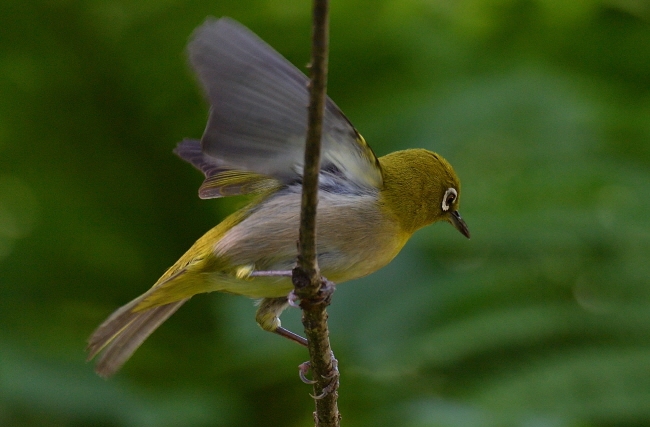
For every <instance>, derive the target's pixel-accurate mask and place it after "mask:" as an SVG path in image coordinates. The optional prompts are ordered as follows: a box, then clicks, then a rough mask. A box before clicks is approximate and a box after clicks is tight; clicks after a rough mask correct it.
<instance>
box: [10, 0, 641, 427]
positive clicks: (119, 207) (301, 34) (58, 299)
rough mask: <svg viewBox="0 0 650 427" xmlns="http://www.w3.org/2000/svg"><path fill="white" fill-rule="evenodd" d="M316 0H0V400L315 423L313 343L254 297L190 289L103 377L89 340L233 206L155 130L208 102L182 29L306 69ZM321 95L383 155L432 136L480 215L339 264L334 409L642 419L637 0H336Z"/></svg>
mask: <svg viewBox="0 0 650 427" xmlns="http://www.w3.org/2000/svg"><path fill="white" fill-rule="evenodd" d="M310 7H311V6H310V4H309V2H308V1H304V2H297V1H295V0H291V1H289V0H286V1H281V0H266V1H263V0H255V1H253V0H247V1H243V0H236V1H235V0H229V1H225V0H219V1H203V0H200V1H194V2H186V1H178V0H165V1H160V0H137V1H136V0H59V1H57V0H41V1H24V0H3V1H2V2H1V3H0V425H2V426H12V427H13V426H21V427H22V426H26V427H30V426H106V427H118V426H119V427H122V426H124V427H144V426H162V427H164V426H181V427H182V426H287V427H288V426H305V425H310V424H311V422H312V421H311V420H312V415H311V412H312V408H313V403H312V401H311V399H310V398H309V396H308V394H307V393H309V392H310V391H311V389H310V387H308V386H306V385H304V384H302V383H301V382H300V381H299V379H298V375H297V365H298V364H299V363H301V362H303V361H304V360H306V358H307V355H306V352H305V351H304V350H303V349H301V348H299V347H298V346H296V345H294V344H291V343H289V342H285V340H282V339H280V338H278V337H276V336H272V335H271V334H268V333H265V332H263V331H261V330H260V329H259V328H258V327H257V325H256V324H255V322H254V312H255V307H254V306H253V303H252V302H251V301H250V300H248V299H246V298H242V297H235V296H230V295H217V294H213V295H201V296H198V297H195V298H194V299H193V300H192V301H190V303H188V304H186V305H185V306H183V308H182V309H181V310H180V311H179V312H178V313H177V314H175V315H174V316H173V317H172V318H171V319H170V321H168V322H167V323H166V324H165V325H163V326H162V327H161V328H160V329H159V330H158V331H157V332H156V333H155V334H154V335H153V336H152V337H151V338H150V339H149V340H148V341H147V342H146V343H145V344H144V345H143V346H142V347H141V348H140V350H138V351H137V352H136V354H135V356H134V357H133V358H132V359H131V360H130V361H129V362H128V363H127V364H126V366H125V367H124V369H123V370H122V371H121V372H120V373H119V374H118V375H116V376H115V377H114V378H111V379H110V380H108V381H106V380H103V379H101V378H99V377H97V376H96V375H95V374H94V373H93V366H92V364H90V363H85V362H84V358H85V355H84V346H85V340H86V338H87V336H88V335H89V334H90V333H91V332H92V330H93V329H94V328H95V327H96V326H97V325H98V324H99V323H100V322H101V321H103V320H104V318H105V317H106V316H107V315H108V314H110V313H111V312H112V311H113V310H114V309H116V308H117V307H118V306H120V305H122V304H124V303H126V302H127V301H129V300H131V299H132V298H134V297H135V296H137V295H139V294H140V293H142V292H143V291H145V290H146V289H147V288H148V287H149V286H150V285H151V284H153V283H154V281H155V280H156V279H157V278H158V277H159V275H160V274H162V272H163V271H164V270H165V269H166V268H167V267H168V266H169V265H171V264H172V263H173V262H174V261H175V260H176V259H177V258H178V257H179V256H180V255H181V254H182V253H183V252H184V251H185V250H186V249H187V248H188V247H189V246H190V245H191V244H192V243H193V241H194V240H195V239H197V238H198V237H199V236H201V234H202V233H203V232H205V231H207V230H208V229H209V228H210V227H212V226H213V225H215V224H216V223H217V222H219V221H220V220H221V219H222V218H223V217H224V216H225V215H227V214H228V213H229V212H231V211H233V210H234V209H236V208H237V207H238V206H241V205H242V203H244V201H243V200H241V199H235V200H229V199H223V200H211V201H201V200H199V199H198V197H197V189H198V186H199V184H200V182H201V181H202V178H201V176H200V174H199V173H198V172H197V171H195V170H194V169H193V168H192V167H191V166H189V165H188V164H186V163H184V162H182V161H180V160H179V159H177V158H176V157H175V156H174V155H173V154H172V153H171V150H172V148H173V147H174V146H175V144H176V142H178V141H179V140H181V139H182V138H183V137H187V136H192V137H199V136H200V135H201V133H202V131H203V128H204V125H205V119H206V117H207V105H206V102H205V100H204V98H203V96H202V94H201V93H200V91H199V89H198V85H197V84H196V80H195V78H194V76H193V75H192V73H191V72H190V70H189V68H188V66H187V62H186V59H185V54H184V46H185V43H186V41H187V39H188V36H189V35H190V33H191V32H192V30H193V29H194V28H195V27H196V26H198V25H199V24H200V23H201V22H202V21H203V20H204V19H205V17H206V16H208V15H213V16H222V15H228V16H231V17H233V18H235V19H237V20H239V21H241V22H242V23H244V24H245V25H247V26H248V27H250V28H251V29H252V30H253V31H255V32H256V33H258V34H259V35H260V36H261V37H262V38H264V39H265V40H267V41H268V42H269V43H270V44H271V45H273V46H274V47H275V48H276V49H278V50H279V51H280V52H281V53H282V54H284V55H285V56H286V57H288V58H289V59H290V60H291V61H292V62H293V63H295V64H296V65H298V66H300V67H301V68H302V69H304V65H305V64H306V63H307V62H308V59H309V33H310ZM329 94H330V96H331V97H332V98H333V99H334V100H335V101H336V102H337V104H338V105H339V106H340V107H341V108H342V109H343V111H345V112H346V114H347V115H348V117H349V118H350V120H351V121H352V122H353V123H354V124H355V125H356V127H357V128H358V129H359V130H360V132H361V133H362V134H363V135H364V136H365V137H366V139H367V140H368V141H369V143H370V144H371V145H372V146H373V148H374V149H375V151H376V152H377V154H378V155H383V154H386V153H388V152H391V151H393V150H397V149H403V148H408V147H425V148H428V149H431V150H434V151H437V152H439V153H441V154H443V155H444V156H445V157H446V158H447V159H449V160H450V162H451V163H452V164H453V165H454V166H455V168H456V171H457V172H458V174H459V176H460V177H461V179H462V182H463V191H462V207H461V212H462V214H463V216H464V218H465V219H466V220H467V222H468V224H469V226H470V229H471V231H472V236H473V237H472V239H471V240H469V241H468V240H466V239H464V238H463V237H462V236H461V235H460V234H458V233H457V232H456V231H455V230H453V229H452V227H450V226H448V225H446V224H438V225H434V226H432V227H428V228H426V229H423V230H421V231H420V232H418V233H417V234H416V235H415V236H414V238H413V239H412V240H411V241H410V242H409V244H408V245H407V246H406V248H405V249H404V250H403V252H402V253H401V254H400V255H399V256H398V258H397V259H396V260H395V261H394V262H393V263H392V264H391V265H390V266H388V267H386V268H384V269H383V270H381V271H380V272H378V273H376V274H374V275H372V276H370V277H367V278H365V279H362V280H358V281H356V282H355V283H350V284H345V285H342V286H340V287H339V288H338V290H337V292H336V294H335V297H334V302H333V304H332V306H331V308H330V328H331V334H332V343H333V346H334V349H335V352H336V355H337V357H338V359H339V361H340V370H341V374H342V380H341V389H340V409H341V411H342V414H343V421H344V425H346V426H403V427H425V426H432V427H486V426H487V427H501V426H504V427H508V426H521V427H610V426H611V427H613V426H626V427H628V426H629V427H640V426H648V425H650V286H649V284H650V283H649V279H648V278H649V277H650V222H649V216H650V215H649V214H650V206H649V205H650V4H649V3H648V2H647V1H645V0H574V1H557V0H454V1H450V0H383V1H379V0H356V1H333V3H332V6H331V58H330V87H329ZM283 320H284V322H285V324H288V325H289V326H290V327H291V328H292V329H294V330H298V331H300V327H301V325H300V323H299V312H298V311H297V310H295V309H291V310H289V311H288V312H287V313H285V315H284V316H283Z"/></svg>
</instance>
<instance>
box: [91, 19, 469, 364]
mask: <svg viewBox="0 0 650 427" xmlns="http://www.w3.org/2000/svg"><path fill="white" fill-rule="evenodd" d="M188 53H189V59H190V63H191V65H192V67H193V68H194V70H195V71H196V73H197V74H198V77H199V80H200V82H201V83H202V85H203V87H204V89H205V91H206V92H207V97H208V99H209V101H210V105H211V108H210V114H209V119H208V123H207V127H206V129H205V132H204V134H203V137H202V138H201V140H200V141H198V140H193V139H186V140H184V141H182V142H181V143H180V144H179V145H178V147H177V148H176V150H175V152H176V154H178V155H179V156H180V157H181V158H183V159H184V160H187V161H188V162H190V163H191V164H192V165H194V166H196V167H197V168H198V169H200V170H201V171H202V172H203V173H204V174H205V181H204V182H203V184H202V185H201V187H200V190H199V196H200V197H201V198H204V199H209V198H217V197H223V196H230V195H236V194H251V195H253V200H252V202H251V203H250V204H248V205H247V206H246V207H244V208H242V209H240V210H238V211H237V212H235V213H233V214H231V215H230V216H228V217H227V218H226V219H225V220H224V221H223V222H221V223H220V224H219V225H217V226H216V227H214V228H213V229H211V230H210V231H208V232H207V233H206V234H205V235H204V236H203V237H201V238H200V239H199V240H198V241H197V242H196V243H195V244H194V245H193V246H192V247H191V248H190V249H189V250H188V251H187V252H186V253H185V254H184V255H183V256H182V257H181V258H180V259H179V260H178V261H177V262H176V263H175V264H174V265H173V266H171V267H170V268H169V269H168V270H167V271H166V272H165V273H164V274H163V275H162V277H161V278H160V279H159V280H158V281H157V282H156V284H155V285H153V287H152V288H151V289H149V290H148V291H147V292H145V293H144V294H142V295H141V296H139V297H137V298H136V299H134V300H133V301H131V302H130V303H128V304H126V305H125V306H123V307H122V308H120V309H118V310H117V311H116V312H114V313H113V314H112V315H111V316H110V317H109V318H108V319H107V320H106V321H105V322H104V323H102V324H101V325H100V326H99V327H98V328H97V330H95V332H94V333H93V334H92V336H91V337H90V339H89V343H88V352H89V359H91V358H93V357H95V356H96V355H97V354H98V353H100V352H102V354H101V356H100V358H99V361H98V362H97V367H96V371H97V372H98V373H99V374H100V375H102V376H109V375H112V374H113V373H115V372H116V371H117V370H118V369H119V368H120V367H121V366H122V364H123V363H124V362H125V361H126V360H127V359H128V358H129V357H130V356H131V355H132V354H133V352H134V351H135V350H136V349H137V348H138V346H140V344H142V342H143V341H144V340H145V339H146V338H147V337H148V336H149V335H150V334H151V333H152V332H153V331H154V330H155V329H156V328H157V327H158V326H159V325H160V324H161V323H162V322H164V321H165V320H166V319H167V318H168V317H169V316H171V315H172V314H173V313H174V312H175V311H176V310H178V308H179V307H180V306H181V305H183V303H185V302H186V301H187V300H188V299H189V298H191V297H192V296H193V295H196V294H199V293H204V292H213V291H221V292H228V293H232V294H238V295H244V296H247V297H250V298H258V299H262V300H261V303H260V305H259V308H258V310H257V315H256V320H257V323H258V324H259V325H260V326H261V327H262V328H263V329H264V330H267V331H271V332H276V333H279V334H280V335H284V336H287V337H289V338H292V334H291V333H290V332H289V331H286V330H285V329H283V328H281V327H280V319H279V316H280V313H281V312H282V311H283V310H284V309H285V308H286V307H287V305H288V300H287V296H288V295H289V293H290V292H291V291H292V289H293V286H292V283H291V279H290V278H289V277H278V276H256V275H255V272H263V271H281V270H291V269H292V268H293V267H294V265H295V262H296V255H297V250H296V242H297V239H298V227H299V218H300V201H301V191H302V184H301V180H302V162H303V158H304V145H305V135H306V128H307V109H306V107H307V104H308V89H307V83H308V80H307V78H306V77H305V76H304V75H303V74H302V73H301V72H300V71H299V70H298V69H297V68H296V67H294V66H293V65H292V64H291V63H290V62H289V61H287V60H286V59H285V58H283V57H282V56H281V55H280V54H279V53H277V52H276V51H275V50H273V49H272V48H271V47H270V46H269V45H267V44H266V43H264V42H263V41H262V40H261V39H259V38H258V37H257V36H256V35H255V34H253V33H252V32H250V31H249V30H248V29H246V28H245V27H243V26H242V25H241V24H239V23H237V22H235V21H233V20H231V19H228V18H222V19H219V20H214V19H209V20H208V21H206V22H205V23H204V24H203V25H202V26H201V27H199V28H198V29H197V30H196V31H195V32H194V34H193V35H192V37H191V41H190V43H189V45H188ZM459 197H460V181H459V180H458V177H457V176H456V174H455V172H454V170H453V169H452V167H451V165H450V164H449V163H448V162H447V161H446V160H445V159H443V158H442V157H441V156H440V155H438V154H435V153H432V152H430V151H427V150H424V149H411V150H404V151H398V152H394V153H391V154H388V155H386V156H383V157H380V158H377V157H375V155H374V153H373V152H372V150H371V149H370V147H369V146H368V145H367V144H366V142H365V140H364V139H363V137H361V135H360V134H359V133H358V132H357V131H356V129H355V128H354V127H353V126H352V124H351V123H350V122H349V120H348V119H347V118H346V117H345V116H344V115H343V113H342V112H341V111H340V110H339V108H338V107H337V106H336V105H335V104H334V102H332V100H330V99H329V98H327V100H326V103H325V113H324V118H323V136H322V153H321V169H320V175H319V199H318V210H317V218H316V221H317V226H316V227H317V235H316V239H317V252H318V265H319V266H320V269H321V273H322V274H323V275H324V276H325V277H326V278H328V279H329V280H331V281H333V282H335V283H341V282H345V281H347V280H352V279H356V278H359V277H362V276H365V275H367V274H370V273H372V272H374V271H376V270H378V269H379V268H381V267H383V266H385V265H386V264H388V263H389V262H390V261H391V260H392V259H393V258H394V257H395V255H397V253H398V252H399V251H400V250H401V249H402V247H403V246H404V244H405V243H406V241H407V240H408V239H409V238H410V237H411V235H412V234H413V232H415V231H416V230H417V229H419V228H421V227H424V226H425V225H428V224H431V223H434V222H437V221H446V222H449V223H451V224H452V225H453V226H454V227H455V228H456V229H458V230H459V231H460V232H461V233H462V234H463V235H465V236H466V237H468V238H469V230H468V228H467V225H466V224H465V222H464V221H463V220H462V219H461V217H460V215H459V213H458V203H459ZM294 337H295V335H294ZM298 341H300V340H298Z"/></svg>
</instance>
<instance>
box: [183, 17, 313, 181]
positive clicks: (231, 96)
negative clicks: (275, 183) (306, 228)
mask: <svg viewBox="0 0 650 427" xmlns="http://www.w3.org/2000/svg"><path fill="white" fill-rule="evenodd" d="M188 51H189V56H190V62H191V63H192V66H193V67H194V69H195V70H196V72H197V74H198V75H199V78H200V81H201V83H202V84H203V86H204V88H205V90H206V92H207V94H208V98H209V100H210V104H211V110H210V117H209V119H208V124H207V127H206V130H205V133H204V135H203V138H202V140H201V142H202V146H203V150H204V152H205V153H207V154H209V155H212V156H214V157H217V158H219V159H221V160H224V161H225V162H226V163H228V164H230V165H232V166H233V167H234V168H235V169H243V170H253V171H255V172H258V173H261V174H264V175H269V176H276V177H281V178H284V179H287V178H289V177H288V176H287V175H292V172H294V173H295V171H291V170H289V168H287V165H293V164H299V163H301V162H302V152H301V150H300V149H296V148H297V147H302V145H303V144H304V141H303V139H304V134H305V131H306V117H307V103H308V93H307V79H306V77H305V76H304V75H303V74H302V73H301V72H300V71H298V69H296V68H295V67H294V66H293V65H291V63H289V62H288V61H287V60H286V59H284V58H283V57H282V56H280V55H279V54H278V53H277V52H275V51H274V50H273V49H272V48H271V47H270V46H268V45H267V44H266V43H264V42H263V41H262V40H260V39H259V38H258V37H257V36H256V35H255V34H253V33H251V32H250V31H248V30H247V29H246V28H244V27H243V26H241V25H240V24H238V23H236V22H234V21H232V20H229V19H220V20H218V21H214V20H209V21H208V22H206V24H204V25H203V26H201V27H199V28H198V30H197V31H196V32H195V34H194V37H193V40H192V41H191V42H190V44H189V46H188Z"/></svg>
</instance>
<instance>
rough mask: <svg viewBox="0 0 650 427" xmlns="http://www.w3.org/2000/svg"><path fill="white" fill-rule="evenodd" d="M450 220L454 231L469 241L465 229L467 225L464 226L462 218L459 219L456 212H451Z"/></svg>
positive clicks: (467, 231)
mask: <svg viewBox="0 0 650 427" xmlns="http://www.w3.org/2000/svg"><path fill="white" fill-rule="evenodd" d="M450 218H451V220H450V222H451V225H453V226H454V228H456V230H458V231H460V232H461V233H462V234H463V236H465V237H467V238H468V239H469V228H467V224H465V221H463V218H461V217H460V214H459V213H458V211H452V212H451V215H450Z"/></svg>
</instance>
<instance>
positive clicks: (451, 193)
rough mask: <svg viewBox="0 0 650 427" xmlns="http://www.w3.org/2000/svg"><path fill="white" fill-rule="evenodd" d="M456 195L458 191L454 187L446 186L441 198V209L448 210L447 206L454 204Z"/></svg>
mask: <svg viewBox="0 0 650 427" xmlns="http://www.w3.org/2000/svg"><path fill="white" fill-rule="evenodd" d="M456 197H458V192H457V191H456V189H455V188H448V189H447V191H445V195H444V197H443V198H442V210H443V211H445V212H447V211H448V210H449V207H450V206H451V205H453V204H454V201H456Z"/></svg>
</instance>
